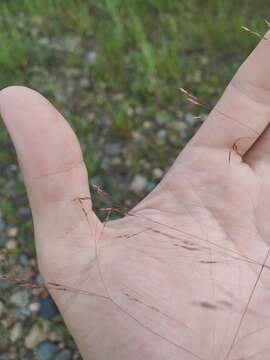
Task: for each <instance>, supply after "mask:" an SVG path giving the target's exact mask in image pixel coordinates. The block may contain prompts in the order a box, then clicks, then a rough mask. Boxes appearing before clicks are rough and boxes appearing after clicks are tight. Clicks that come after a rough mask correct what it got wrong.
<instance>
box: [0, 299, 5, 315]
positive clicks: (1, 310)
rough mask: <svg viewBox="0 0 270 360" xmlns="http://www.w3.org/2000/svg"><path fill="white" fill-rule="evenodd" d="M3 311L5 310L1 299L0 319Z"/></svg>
mask: <svg viewBox="0 0 270 360" xmlns="http://www.w3.org/2000/svg"><path fill="white" fill-rule="evenodd" d="M4 311H5V305H4V304H3V303H2V301H0V319H1V317H2V315H3V314H4Z"/></svg>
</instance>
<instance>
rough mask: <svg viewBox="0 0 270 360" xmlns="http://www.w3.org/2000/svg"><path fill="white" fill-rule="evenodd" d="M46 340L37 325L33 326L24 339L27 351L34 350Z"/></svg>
mask: <svg viewBox="0 0 270 360" xmlns="http://www.w3.org/2000/svg"><path fill="white" fill-rule="evenodd" d="M45 339H46V334H45V333H44V331H42V330H41V328H40V327H39V326H38V325H34V326H33V327H32V328H31V330H30V332H29V334H28V335H27V336H26V338H25V346H26V347H27V349H30V350H32V349H34V348H35V347H36V346H37V345H38V344H40V343H41V342H42V341H44V340H45Z"/></svg>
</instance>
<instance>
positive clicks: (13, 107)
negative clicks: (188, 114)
mask: <svg viewBox="0 0 270 360" xmlns="http://www.w3.org/2000/svg"><path fill="white" fill-rule="evenodd" d="M269 59H270V42H269V41H268V40H265V39H263V40H262V41H261V43H260V44H259V46H258V47H257V49H255V51H254V52H253V53H252V54H251V55H250V57H249V58H248V59H247V61H246V62H245V63H244V64H243V65H242V67H241V68H240V70H239V71H238V73H237V74H236V76H235V77H234V78H233V80H232V82H231V83H230V84H229V86H228V88H227V89H226V91H225V93H224V95H223V97H222V98H221V100H220V101H219V102H218V104H217V105H216V107H215V108H214V109H213V110H212V112H211V113H210V115H209V117H208V119H207V120H206V121H205V122H204V124H203V125H202V127H201V128H200V130H199V131H198V132H197V134H196V135H195V136H194V137H193V138H192V140H191V141H190V142H189V143H188V144H187V146H186V147H185V149H184V150H183V151H182V153H181V154H180V155H179V157H178V158H177V159H176V161H175V163H174V165H173V166H172V167H171V169H170V170H169V172H168V173H167V174H166V176H165V178H164V179H163V180H162V181H161V183H160V184H159V185H158V186H157V188H156V189H154V191H152V193H150V194H149V195H148V196H147V197H146V198H145V199H144V200H143V201H142V202H140V203H139V204H138V205H137V206H136V207H135V208H134V209H132V210H131V211H129V212H128V214H126V216H124V217H123V218H122V219H120V220H115V221H107V222H105V223H104V224H102V223H101V222H100V221H99V220H98V218H97V217H96V215H95V214H94V213H93V211H92V206H91V200H90V192H89V185H88V178H87V173H86V168H85V165H84V162H83V159H82V153H81V150H80V146H79V143H78V141H77V139H76V136H75V135H74V133H73V131H72V130H71V128H70V127H69V125H68V124H67V122H66V121H65V120H64V119H63V117H62V116H61V115H60V114H59V113H58V112H57V111H56V110H55V109H54V108H53V107H52V105H51V104H50V103H48V101H47V100H45V99H44V98H43V97H42V96H41V95H39V94H38V93H36V92H35V91H33V90H30V89H27V88H24V87H19V86H18V87H17V86H15V87H9V88H6V89H4V90H2V91H1V92H0V112H1V116H2V118H3V120H4V122H5V124H6V127H7V129H8V131H9V133H10V135H11V137H12V140H13V142H14V145H15V147H16V151H17V155H18V160H19V164H20V167H21V170H22V172H23V176H24V179H25V184H26V188H27V193H28V197H29V201H30V205H31V209H32V213H33V220H34V229H35V238H36V246H37V254H38V263H39V267H40V271H41V273H42V274H43V276H44V278H45V281H46V284H47V287H48V289H49V290H50V292H51V294H52V296H53V297H54V299H55V301H56V303H57V304H58V306H59V309H60V311H61V313H62V315H63V317H64V319H65V322H66V324H67V326H68V327H69V329H70V331H71V333H72V334H73V336H74V338H75V340H76V343H77V345H78V347H79V349H80V351H81V354H82V356H83V358H84V359H89V360H90V359H91V360H94V359H95V360H101V359H102V360H108V359H111V360H114V359H115V360H126V359H129V360H137V359H149V360H161V359H162V360H163V359H166V360H179V359H185V360H186V359H187V360H189V359H190V360H193V359H205V360H209V359H211V360H212V359H218V360H220V359H221V360H225V359H226V360H227V359H233V360H240V359H242V360H243V359H253V358H254V359H258V360H262V359H269V353H270V348H269V338H270V319H269V316H270V312H269V305H270V302H269V300H270V296H269V295H270V293H269V287H270V282H269V281H270V259H269V257H270V256H269V245H270V221H269V210H270V129H269V120H270V66H269ZM108 175H109V174H108Z"/></svg>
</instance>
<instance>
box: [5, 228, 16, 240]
mask: <svg viewBox="0 0 270 360" xmlns="http://www.w3.org/2000/svg"><path fill="white" fill-rule="evenodd" d="M17 235H18V228H16V227H12V228H9V229H8V231H7V236H8V237H10V238H14V237H16V236H17Z"/></svg>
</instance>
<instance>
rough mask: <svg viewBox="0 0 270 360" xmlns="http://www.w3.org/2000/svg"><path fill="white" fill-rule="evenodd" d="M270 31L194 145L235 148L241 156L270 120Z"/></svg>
mask: <svg viewBox="0 0 270 360" xmlns="http://www.w3.org/2000/svg"><path fill="white" fill-rule="evenodd" d="M269 39H270V32H268V33H267V34H266V36H265V38H264V39H262V40H261V42H260V43H259V45H258V46H257V48H256V49H255V50H254V51H253V52H252V53H251V55H250V56H249V57H248V58H247V60H246V61H245V62H244V64H243V65H242V66H241V67H240V69H239V70H238V72H237V73H236V75H235V76H234V78H233V79H232V81H231V83H230V84H229V85H228V87H227V89H226V90H225V92H224V94H223V96H222V97H221V99H220V100H219V102H218V103H217V105H216V106H215V108H214V109H213V110H212V112H211V113H210V115H209V116H208V118H207V120H206V121H205V123H204V124H203V125H202V127H201V128H200V130H199V131H198V132H197V134H196V135H195V136H194V137H193V139H192V140H191V142H190V144H191V145H199V146H200V145H201V146H206V147H211V148H217V149H222V148H225V149H232V148H233V147H234V146H236V145H237V150H238V152H239V153H240V154H241V155H244V154H245V153H246V151H248V149H249V148H250V147H251V146H252V144H253V143H254V142H255V141H256V140H257V139H258V137H259V136H260V135H261V133H262V132H263V131H264V129H265V128H266V127H267V125H268V123H269V120H270V106H269V104H270V102H269V100H270V92H269V91H270V66H269V58H270V40H269Z"/></svg>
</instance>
